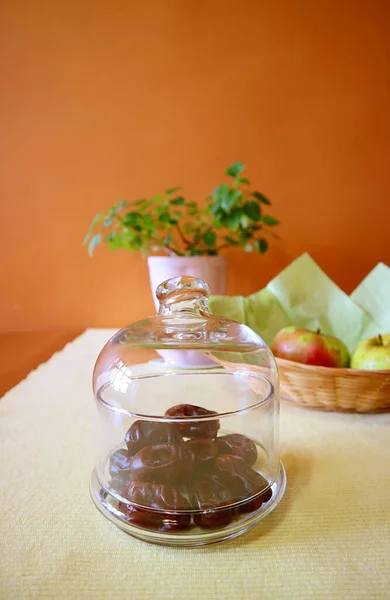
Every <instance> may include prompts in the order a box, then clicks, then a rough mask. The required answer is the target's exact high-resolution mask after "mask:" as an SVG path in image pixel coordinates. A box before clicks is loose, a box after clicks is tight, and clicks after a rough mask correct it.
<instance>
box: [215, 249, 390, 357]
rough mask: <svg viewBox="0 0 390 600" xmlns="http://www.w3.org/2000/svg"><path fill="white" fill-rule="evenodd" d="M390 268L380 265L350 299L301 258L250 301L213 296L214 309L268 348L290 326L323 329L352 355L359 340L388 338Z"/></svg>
mask: <svg viewBox="0 0 390 600" xmlns="http://www.w3.org/2000/svg"><path fill="white" fill-rule="evenodd" d="M389 299H390V269H389V267H387V266H386V265H384V264H383V263H379V264H378V265H377V266H376V267H375V269H373V271H372V272H371V273H370V274H369V275H368V276H367V277H366V279H365V280H364V281H363V282H362V283H361V284H360V285H359V286H358V288H356V290H355V291H354V292H353V294H352V295H351V296H348V295H347V294H345V293H344V292H343V291H342V290H341V289H340V288H339V287H338V286H337V285H336V284H335V283H334V282H333V281H332V280H331V279H330V278H329V277H328V276H327V275H326V274H325V273H324V272H323V271H322V270H321V269H320V267H319V266H318V265H317V264H316V262H315V261H314V260H313V259H312V258H311V257H310V256H309V255H308V254H303V255H302V256H300V257H299V258H297V259H296V260H295V261H294V262H292V263H291V264H290V265H289V266H288V267H286V269H284V270H283V271H282V272H281V273H280V274H279V275H278V276H277V277H275V278H274V279H273V280H272V281H270V282H269V283H268V285H267V286H266V287H265V288H264V289H262V290H260V291H259V292H256V293H255V294H252V295H251V296H248V297H246V298H244V297H242V296H233V297H229V296H212V297H211V298H210V308H211V311H212V312H213V313H214V314H221V315H224V316H227V317H230V318H231V319H235V320H237V321H241V322H242V323H245V324H247V325H248V326H249V327H251V328H252V329H254V331H256V332H257V333H258V334H259V335H261V337H262V338H263V339H264V341H265V342H266V343H267V344H270V343H271V342H272V340H273V338H274V337H275V335H276V334H277V332H278V331H279V330H280V329H282V328H283V327H285V326H287V325H298V326H300V327H307V328H308V329H317V328H320V329H321V330H322V331H323V332H324V333H329V334H331V335H336V336H337V337H339V338H340V339H341V340H343V341H344V343H345V344H346V345H347V346H348V348H349V350H350V351H352V350H353V349H354V348H355V347H356V345H357V344H358V342H359V341H361V340H362V339H366V338H368V337H372V336H374V335H376V334H378V333H380V332H382V333H390V300H389Z"/></svg>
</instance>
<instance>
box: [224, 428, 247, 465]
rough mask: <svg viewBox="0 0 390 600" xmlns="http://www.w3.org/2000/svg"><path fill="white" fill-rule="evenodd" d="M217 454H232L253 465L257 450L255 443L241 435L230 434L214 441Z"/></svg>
mask: <svg viewBox="0 0 390 600" xmlns="http://www.w3.org/2000/svg"><path fill="white" fill-rule="evenodd" d="M216 442H217V444H218V452H219V454H234V455H235V456H240V457H241V458H243V459H244V460H245V462H247V463H248V465H249V466H251V465H254V464H255V462H256V460H257V448H256V445H255V443H254V442H253V441H252V440H251V439H250V438H248V437H246V436H245V435H241V433H231V434H229V435H223V436H221V437H218V438H217V439H216Z"/></svg>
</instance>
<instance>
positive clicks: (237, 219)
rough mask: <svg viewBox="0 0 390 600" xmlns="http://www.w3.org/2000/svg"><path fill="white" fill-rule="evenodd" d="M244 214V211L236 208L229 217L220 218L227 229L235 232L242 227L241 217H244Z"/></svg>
mask: <svg viewBox="0 0 390 600" xmlns="http://www.w3.org/2000/svg"><path fill="white" fill-rule="evenodd" d="M243 214H244V211H243V209H242V208H241V207H239V206H237V207H236V208H233V210H232V211H231V212H230V213H229V214H228V215H226V216H224V217H223V218H220V221H221V223H223V224H224V225H225V227H227V228H228V229H232V230H233V231H234V230H236V229H238V227H239V226H240V223H241V217H242V216H243Z"/></svg>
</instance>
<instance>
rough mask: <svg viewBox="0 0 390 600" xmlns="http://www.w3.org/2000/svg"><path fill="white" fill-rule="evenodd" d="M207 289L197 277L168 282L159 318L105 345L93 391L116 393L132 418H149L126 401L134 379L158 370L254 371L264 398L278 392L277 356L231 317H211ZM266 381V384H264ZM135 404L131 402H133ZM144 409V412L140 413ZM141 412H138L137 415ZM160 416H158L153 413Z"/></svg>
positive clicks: (129, 329) (142, 322)
mask: <svg viewBox="0 0 390 600" xmlns="http://www.w3.org/2000/svg"><path fill="white" fill-rule="evenodd" d="M209 295H210V290H209V287H208V285H207V284H206V283H205V282H204V281H202V280H200V279H196V278H194V277H189V276H182V277H174V278H172V279H168V280H167V281H165V282H163V283H161V284H160V285H159V286H158V288H157V290H156V297H157V300H158V302H159V310H158V314H157V315H155V316H152V317H148V318H146V319H142V320H140V321H137V322H135V323H133V324H130V325H128V326H127V327H124V328H123V329H121V330H120V331H118V332H117V333H116V334H115V335H114V336H113V337H112V338H111V339H110V340H109V341H108V342H107V344H106V345H105V347H104V348H103V350H102V351H101V353H100V355H99V357H98V360H97V362H96V365H95V369H94V375H93V387H94V393H95V395H101V396H102V397H103V398H104V396H106V395H107V393H108V388H111V389H112V391H115V392H116V394H115V396H116V400H115V406H117V407H118V402H119V403H121V402H123V403H124V405H123V408H124V409H125V410H129V412H130V413H132V414H145V412H144V409H142V408H141V407H140V406H139V402H137V401H134V400H135V398H134V394H133V393H131V394H130V396H131V398H127V401H126V400H125V399H124V398H122V400H120V396H126V394H128V393H129V392H130V391H131V388H132V386H131V383H132V380H133V379H134V377H136V378H139V377H140V376H141V375H142V371H143V369H142V367H141V366H140V365H143V366H145V364H147V365H148V369H147V370H148V376H150V375H151V372H152V371H154V372H155V373H156V375H157V374H161V373H162V372H165V373H166V374H169V373H171V374H172V373H173V372H175V371H179V372H180V371H181V370H183V369H187V370H188V369H190V370H191V371H193V372H194V373H195V372H196V371H197V370H202V369H207V370H209V369H210V370H212V369H221V368H223V369H224V370H225V372H226V371H232V372H233V371H234V372H235V373H238V372H240V371H242V372H246V373H247V374H249V373H251V374H252V375H253V377H255V376H257V377H258V378H260V380H261V381H263V386H259V382H258V384H257V388H258V389H259V387H262V388H263V397H262V398H257V401H259V400H266V399H267V398H268V397H269V395H270V394H271V393H273V392H274V390H275V387H276V388H278V371H277V366H276V362H275V360H274V357H273V355H272V353H271V351H270V350H269V348H268V347H267V345H266V344H265V342H264V341H263V340H262V339H261V337H260V336H259V335H257V334H256V333H255V332H254V331H253V330H252V329H250V328H249V327H248V326H246V325H244V324H242V323H238V322H237V321H234V320H232V319H228V318H225V317H221V316H217V315H213V314H211V313H210V311H209V308H208V297H209ZM266 382H267V383H266ZM132 400H133V401H132ZM140 409H141V410H140ZM139 410H140V412H139ZM155 416H158V415H155Z"/></svg>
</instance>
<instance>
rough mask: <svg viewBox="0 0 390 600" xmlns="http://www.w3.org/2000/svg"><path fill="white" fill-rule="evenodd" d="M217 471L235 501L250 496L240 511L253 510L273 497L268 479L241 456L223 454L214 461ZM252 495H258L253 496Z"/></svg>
mask: <svg viewBox="0 0 390 600" xmlns="http://www.w3.org/2000/svg"><path fill="white" fill-rule="evenodd" d="M214 469H215V473H216V474H217V475H218V477H219V478H220V479H221V481H222V482H223V483H224V484H225V485H226V487H227V488H228V489H229V490H230V492H231V494H232V496H233V499H234V501H235V502H241V501H242V500H245V499H247V498H248V502H245V503H243V504H241V505H240V512H251V511H252V510H255V509H256V508H259V506H261V504H263V503H264V502H267V501H268V500H269V499H270V498H271V497H272V490H271V488H270V487H269V483H268V481H267V480H266V479H265V478H264V477H263V476H262V475H260V473H258V472H257V471H255V470H254V469H252V468H251V467H249V466H248V465H247V463H246V462H245V460H244V459H243V458H241V457H239V456H233V455H231V454H222V455H221V456H218V457H217V458H216V459H215V461H214ZM251 496H256V497H255V498H251Z"/></svg>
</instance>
